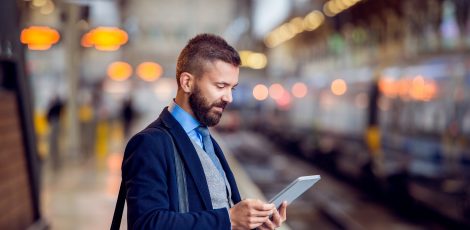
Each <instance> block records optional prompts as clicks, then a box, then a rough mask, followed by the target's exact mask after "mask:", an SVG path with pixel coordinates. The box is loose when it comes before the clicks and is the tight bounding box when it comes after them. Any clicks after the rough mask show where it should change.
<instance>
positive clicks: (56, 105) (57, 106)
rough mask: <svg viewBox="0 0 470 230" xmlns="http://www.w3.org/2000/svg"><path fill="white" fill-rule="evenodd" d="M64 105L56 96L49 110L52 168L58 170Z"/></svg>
mask: <svg viewBox="0 0 470 230" xmlns="http://www.w3.org/2000/svg"><path fill="white" fill-rule="evenodd" d="M63 107H64V103H63V102H62V100H61V99H60V97H59V96H55V97H54V99H52V101H51V103H50V105H49V108H48V111H47V122H48V123H49V157H51V160H52V168H53V169H54V170H58V169H59V168H60V159H59V132H60V118H61V116H62V108H63Z"/></svg>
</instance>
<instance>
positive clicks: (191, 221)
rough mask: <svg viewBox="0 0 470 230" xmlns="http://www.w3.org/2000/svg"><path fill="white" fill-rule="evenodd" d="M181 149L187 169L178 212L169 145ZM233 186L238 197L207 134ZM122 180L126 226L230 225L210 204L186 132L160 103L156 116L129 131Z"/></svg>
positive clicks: (236, 197) (236, 196) (217, 150)
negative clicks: (185, 204) (183, 207)
mask: <svg viewBox="0 0 470 230" xmlns="http://www.w3.org/2000/svg"><path fill="white" fill-rule="evenodd" d="M162 129H167V130H168V132H169V133H170V134H171V136H172V137H173V140H174V141H175V145H176V147H177V150H178V152H179V153H180V154H181V160H182V161H183V164H184V167H185V172H186V183H187V189H188V201H189V212H188V213H184V214H182V213H179V212H178V207H179V204H178V185H177V181H176V167H175V158H174V152H173V145H172V143H171V139H170V137H169V135H168V134H166V133H165V132H164V131H162ZM212 142H213V144H214V150H215V153H216V154H217V156H218V157H219V160H220V163H221V164H222V167H223V169H224V170H225V174H226V176H227V179H228V181H229V183H230V186H231V189H232V200H233V202H234V203H238V202H240V194H239V192H238V188H237V185H236V183H235V178H234V176H233V173H232V171H231V170H230V167H229V165H228V164H227V161H226V160H225V157H224V155H223V153H222V150H221V149H220V146H219V145H218V144H217V143H216V142H215V140H214V139H212ZM122 179H123V181H124V183H125V186H126V189H127V193H126V201H127V221H128V228H129V229H230V226H231V225H230V218H229V214H228V210H227V209H226V208H221V209H213V208H212V203H211V197H210V194H209V188H208V185H207V181H206V177H205V174H204V170H203V168H202V164H201V161H200V160H199V157H198V155H197V152H196V150H195V148H194V146H193V144H192V143H191V140H190V139H189V137H188V135H187V134H186V132H185V131H184V129H183V127H181V125H180V124H179V123H178V121H177V120H176V119H175V118H174V117H173V115H171V114H170V112H169V111H168V108H165V109H164V110H163V112H162V113H161V114H160V117H159V118H158V119H157V120H156V121H154V122H153V123H151V124H150V125H149V126H148V127H147V128H145V129H144V130H142V131H141V132H139V133H137V134H136V135H135V136H133V137H132V138H131V139H130V141H129V143H128V144H127V146H126V150H125V153H124V159H123V163H122Z"/></svg>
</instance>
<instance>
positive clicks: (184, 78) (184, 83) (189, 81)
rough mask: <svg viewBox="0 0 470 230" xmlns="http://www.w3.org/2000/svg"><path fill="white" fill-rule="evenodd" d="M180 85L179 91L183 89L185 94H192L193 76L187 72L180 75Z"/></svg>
mask: <svg viewBox="0 0 470 230" xmlns="http://www.w3.org/2000/svg"><path fill="white" fill-rule="evenodd" d="M180 85H181V89H183V92H185V93H191V92H193V85H194V76H193V75H192V74H190V73H188V72H183V73H181V75H180Z"/></svg>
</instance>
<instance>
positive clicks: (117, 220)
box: [110, 129, 189, 230]
mask: <svg viewBox="0 0 470 230" xmlns="http://www.w3.org/2000/svg"><path fill="white" fill-rule="evenodd" d="M162 130H163V131H164V132H165V133H166V134H167V135H168V136H170V139H171V143H172V145H173V153H174V156H175V164H176V180H177V184H178V203H179V207H178V211H179V212H180V213H186V212H188V211H189V202H188V188H187V187H186V174H185V172H184V164H183V161H181V156H180V154H179V153H178V150H177V148H176V145H175V142H174V141H173V137H172V136H171V135H170V133H168V131H167V130H166V129H162ZM126 193H127V192H126V186H125V184H124V181H121V186H120V187H119V195H118V199H117V202H116V208H115V209H114V215H113V221H112V223H111V228H110V229H111V230H119V228H120V227H121V220H122V213H123V212H124V203H125V201H126Z"/></svg>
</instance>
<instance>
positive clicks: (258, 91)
mask: <svg viewBox="0 0 470 230" xmlns="http://www.w3.org/2000/svg"><path fill="white" fill-rule="evenodd" d="M268 96H269V90H268V87H266V86H265V85H263V84H258V85H256V86H255V87H254V88H253V97H254V98H255V99H256V100H258V101H263V100H266V98H268Z"/></svg>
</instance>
